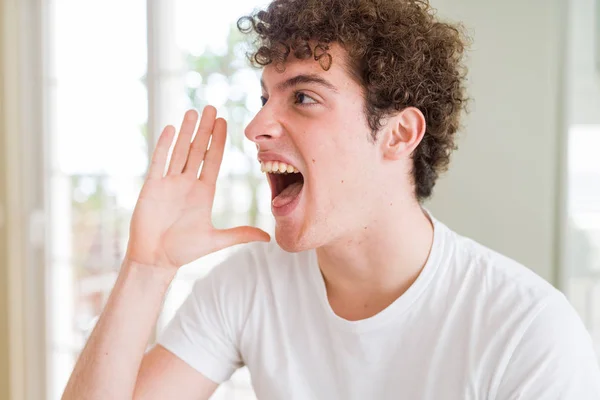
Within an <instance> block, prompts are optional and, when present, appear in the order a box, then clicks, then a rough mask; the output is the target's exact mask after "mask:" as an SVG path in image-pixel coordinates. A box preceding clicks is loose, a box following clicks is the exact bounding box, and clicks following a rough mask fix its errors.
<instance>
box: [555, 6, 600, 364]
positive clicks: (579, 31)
mask: <svg viewBox="0 0 600 400" xmlns="http://www.w3.org/2000/svg"><path fill="white" fill-rule="evenodd" d="M596 3H597V2H596ZM569 7H570V10H569V23H568V28H569V29H568V36H567V38H568V53H567V54H568V59H567V64H566V65H567V68H566V70H567V77H566V78H567V97H566V98H567V99H568V101H567V122H568V125H569V127H568V132H567V135H568V136H567V138H568V155H567V182H568V185H567V187H566V190H567V196H566V198H567V219H566V227H565V228H566V232H565V234H564V238H565V241H564V249H565V252H564V258H563V261H564V276H565V289H566V293H567V294H568V296H569V299H570V300H571V302H572V304H573V305H574V306H575V308H576V309H577V311H578V312H579V314H580V315H581V318H582V319H583V321H584V323H585V324H586V327H587V328H588V330H589V332H590V333H591V335H592V338H593V340H594V344H595V347H596V353H597V354H598V356H599V359H600V162H598V149H599V148H600V112H599V110H600V62H599V61H600V58H599V57H600V52H598V50H599V49H600V48H599V47H598V44H600V37H599V36H598V33H599V32H600V31H598V30H597V29H598V27H599V26H600V8H598V6H597V5H596V4H594V2H593V1H588V0H573V1H570V2H569Z"/></svg>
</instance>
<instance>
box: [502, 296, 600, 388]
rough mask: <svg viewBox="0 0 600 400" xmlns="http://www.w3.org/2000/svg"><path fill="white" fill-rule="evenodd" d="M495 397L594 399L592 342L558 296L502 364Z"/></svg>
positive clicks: (597, 381) (598, 383) (598, 382)
mask: <svg viewBox="0 0 600 400" xmlns="http://www.w3.org/2000/svg"><path fill="white" fill-rule="evenodd" d="M495 398H496V399H497V400H551V399H552V400H600V368H599V366H598V360H597V356H596V354H595V353H594V347H593V344H592V340H591V337H590V335H589V334H588V332H587V331H586V329H585V327H584V325H583V323H582V321H581V319H580V318H579V316H578V315H577V313H576V312H575V310H574V309H573V307H572V306H571V305H570V304H569V302H568V301H567V299H566V298H565V297H564V296H563V295H562V294H560V295H559V294H557V295H553V296H552V300H550V301H549V302H548V303H547V304H546V305H545V306H544V307H543V308H542V309H541V311H540V312H539V313H538V315H537V316H536V317H535V318H534V319H533V321H532V322H531V324H530V325H529V327H528V329H527V330H526V331H525V333H524V334H523V337H522V338H521V340H520V342H519V343H518V345H517V346H516V347H515V350H514V352H513V354H512V356H511V358H510V360H509V362H508V365H507V367H506V370H505V372H504V376H503V378H502V380H501V383H500V386H499V390H498V395H497V396H496V397H495Z"/></svg>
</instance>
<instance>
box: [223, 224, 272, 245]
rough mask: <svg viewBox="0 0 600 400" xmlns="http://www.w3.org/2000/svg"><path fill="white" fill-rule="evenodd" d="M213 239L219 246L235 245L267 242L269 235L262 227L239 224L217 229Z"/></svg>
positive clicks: (269, 239)
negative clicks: (235, 226)
mask: <svg viewBox="0 0 600 400" xmlns="http://www.w3.org/2000/svg"><path fill="white" fill-rule="evenodd" d="M215 240H216V241H217V246H218V247H219V248H226V247H231V246H235V245H236V244H242V243H249V242H269V241H271V236H269V234H268V233H267V232H265V231H263V230H262V229H258V228H255V227H252V226H239V227H237V228H231V229H223V230H218V231H217V232H216V234H215Z"/></svg>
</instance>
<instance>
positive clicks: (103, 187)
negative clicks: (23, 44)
mask: <svg viewBox="0 0 600 400" xmlns="http://www.w3.org/2000/svg"><path fill="white" fill-rule="evenodd" d="M49 9H50V11H51V12H50V13H49V15H48V27H49V42H48V45H49V48H48V51H47V55H48V63H47V70H46V71H45V72H46V73H45V76H46V93H48V103H47V105H46V112H47V115H48V126H47V132H48V144H49V149H50V160H51V163H50V165H51V171H49V173H50V176H51V180H50V185H49V191H50V232H51V234H50V235H49V238H48V240H49V249H50V265H49V266H48V275H47V279H48V280H47V287H48V292H49V295H50V299H49V303H50V306H49V308H48V316H47V321H48V326H49V329H48V335H49V337H48V344H49V346H48V354H47V356H48V369H47V370H48V390H47V394H48V395H47V397H48V399H59V398H60V396H61V393H62V390H63V388H64V385H65V384H66V380H67V379H68V376H69V374H70V373H71V369H72V367H73V364H74V361H75V359H76V357H77V354H78V353H79V351H80V350H81V348H82V346H83V344H84V343H85V340H86V338H87V336H88V335H89V332H90V330H91V328H92V327H93V325H94V323H95V320H96V318H97V317H98V315H99V313H100V311H101V310H102V307H103V306H104V303H105V301H106V298H107V296H108V293H109V292H110V289H111V288H112V286H113V284H114V281H115V278H116V274H117V271H118V268H119V267H120V264H121V261H122V259H123V255H124V251H125V246H126V244H127V235H128V225H129V219H130V216H131V212H132V210H133V207H134V205H135V200H136V199H137V195H138V193H139V190H140V187H141V183H142V176H143V174H144V173H145V170H146V166H147V163H148V156H147V155H148V142H147V108H148V104H147V93H146V86H145V74H146V64H147V61H146V59H147V55H146V54H147V52H146V2H145V0H130V1H127V2H122V1H117V0H108V1H103V2H98V1H90V0H84V1H82V0H53V1H50V2H49Z"/></svg>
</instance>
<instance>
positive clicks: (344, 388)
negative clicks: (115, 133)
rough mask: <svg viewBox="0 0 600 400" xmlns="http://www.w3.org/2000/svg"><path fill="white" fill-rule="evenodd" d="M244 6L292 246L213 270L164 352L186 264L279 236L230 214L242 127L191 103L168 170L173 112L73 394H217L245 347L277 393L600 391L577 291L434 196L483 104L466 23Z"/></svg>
mask: <svg viewBox="0 0 600 400" xmlns="http://www.w3.org/2000/svg"><path fill="white" fill-rule="evenodd" d="M244 24H246V25H245V26H242V30H244V31H246V32H249V31H252V32H256V33H258V44H259V46H258V49H257V51H256V52H255V53H254V54H253V57H252V59H253V61H254V62H255V63H257V64H260V65H262V66H264V71H263V76H262V86H263V104H264V107H263V108H262V110H261V111H260V112H259V113H258V114H257V115H256V117H255V118H254V120H253V121H252V122H251V123H250V125H249V126H248V127H247V130H246V136H247V137H248V139H250V140H251V141H253V142H254V143H255V144H256V146H257V149H258V160H259V161H260V162H261V166H262V169H263V171H265V172H266V174H267V176H268V179H269V182H270V185H271V190H272V192H273V200H272V211H273V215H274V217H275V220H276V232H275V236H276V241H277V244H252V245H248V246H247V247H245V248H244V249H243V250H241V251H239V252H237V253H236V254H235V255H234V256H232V257H231V258H230V259H229V260H227V261H226V262H224V263H223V264H222V265H221V266H219V267H217V268H215V269H214V270H213V271H212V272H211V273H210V274H209V276H207V277H206V278H205V279H202V280H201V281H199V282H198V283H197V284H196V285H195V287H194V290H193V293H192V294H191V295H190V297H189V298H188V300H187V301H186V302H185V304H184V305H183V306H182V308H181V310H180V311H179V312H178V314H177V316H176V317H175V318H174V320H173V321H172V323H171V324H170V326H169V327H168V328H167V329H166V331H165V332H164V334H163V335H162V336H161V338H160V340H159V344H158V345H156V346H155V347H154V348H153V349H151V350H150V351H149V352H148V353H147V354H144V353H145V348H146V344H147V342H148V340H149V337H150V335H151V332H152V329H153V327H154V324H155V322H156V319H157V316H158V314H159V311H160V307H161V303H162V300H163V297H164V294H165V292H166V290H167V287H168V286H169V283H170V282H171V280H172V279H173V276H174V275H175V273H176V271H177V268H178V267H180V266H181V265H183V264H186V263H189V262H191V261H193V260H195V259H197V258H199V257H201V256H203V255H206V254H208V253H211V252H213V251H215V250H218V249H222V248H225V247H227V246H231V245H233V244H237V243H243V242H251V241H268V240H269V236H268V235H267V234H266V233H265V232H263V231H260V230H258V229H256V228H252V227H239V228H234V229H231V230H225V231H222V230H216V229H214V228H213V227H212V225H211V207H212V201H213V196H214V190H215V183H216V179H217V173H218V169H219V165H220V162H221V157H222V155H223V147H224V142H225V131H226V124H225V121H223V120H222V119H216V111H215V109H214V108H212V107H207V108H206V109H205V110H204V112H203V114H202V118H201V120H200V124H199V127H198V129H197V133H196V135H195V136H193V135H194V130H195V127H196V124H197V119H198V116H197V114H196V113H195V112H193V111H190V112H188V113H187V114H186V115H185V118H184V121H183V124H182V126H181V129H180V135H179V138H178V140H177V143H176V144H175V148H174V152H173V156H172V159H171V161H170V164H169V165H168V169H167V172H166V174H163V171H164V169H165V164H166V160H167V152H168V148H169V146H170V144H171V142H172V140H173V137H174V132H175V130H174V128H173V127H167V128H166V129H165V130H164V132H163V133H162V135H161V137H160V139H159V141H158V144H157V148H156V151H155V154H154V156H153V160H152V164H151V166H150V170H149V174H148V179H147V181H146V183H145V185H144V187H143V189H142V192H141V194H140V198H139V201H138V204H137V206H136V209H135V212H134V215H133V218H132V222H131V237H130V242H129V247H128V252H127V256H126V258H125V260H124V263H123V268H122V270H121V273H120V275H119V279H118V281H117V283H116V286H115V288H114V290H113V293H112V294H111V296H110V299H109V301H108V304H107V305H106V308H105V310H104V312H103V314H102V316H101V318H100V320H99V322H98V324H97V326H96V328H95V330H94V332H93V333H92V335H91V337H90V340H89V342H88V344H87V346H86V347H85V349H84V351H83V352H82V354H81V357H80V359H79V361H78V363H77V365H76V367H75V370H74V372H73V376H72V377H71V380H70V382H69V384H68V387H67V389H66V392H65V395H64V398H65V399H130V398H132V397H133V398H142V399H207V398H208V397H209V396H210V395H211V393H213V391H214V390H215V389H216V388H217V386H218V385H219V383H221V382H223V381H225V380H227V379H228V378H229V377H230V375H231V374H232V373H233V372H234V371H235V370H236V369H237V368H239V367H241V366H242V365H246V366H248V368H249V370H250V372H251V375H252V381H253V385H254V388H255V391H256V393H257V395H258V397H259V398H260V399H302V400H305V399H328V400H329V399H344V400H351V399H361V400H362V399H398V398H401V399H411V400H417V399H431V400H439V399H450V400H451V399H457V400H459V399H499V400H508V399H530V400H534V399H535V400H540V399H573V400H592V399H596V400H597V399H600V371H599V369H598V365H597V362H596V360H595V356H594V351H593V348H592V344H591V340H590V337H589V336H588V334H587V332H586V331H585V328H584V327H583V325H582V323H581V321H580V319H579V318H578V317H577V316H576V314H575V312H574V310H573V309H572V308H571V306H570V305H569V303H568V302H567V300H566V299H565V297H564V296H563V295H562V294H561V293H559V292H558V291H557V290H555V289H554V288H553V287H552V286H551V285H549V284H548V283H546V282H544V281H543V280H542V279H541V278H539V277H538V276H536V275H535V274H533V273H532V272H530V271H529V270H528V269H526V268H525V267H523V266H521V265H519V264H518V263H516V262H514V261H512V260H510V259H508V258H505V257H503V256H501V255H499V254H497V253H495V252H493V251H491V250H489V249H487V248H485V247H483V246H481V245H479V244H477V243H475V242H474V241H472V240H469V239H467V238H464V237H461V236H459V235H457V234H456V233H454V232H452V231H451V230H450V229H449V228H447V227H446V226H444V225H443V224H442V223H441V222H439V221H437V220H436V219H435V218H434V217H433V216H431V215H430V214H429V213H427V212H426V211H424V210H423V209H422V207H421V202H422V201H423V200H424V199H426V198H427V197H429V196H430V195H431V191H432V188H433V186H434V184H435V181H436V179H437V177H438V174H439V173H440V172H441V171H442V170H443V169H444V168H445V167H446V165H447V164H448V160H449V155H450V152H451V150H452V149H453V148H454V139H455V133H456V131H457V129H458V121H459V115H460V114H461V112H462V109H463V106H464V103H465V93H464V89H463V80H464V73H463V69H462V65H461V56H462V52H463V39H462V36H461V34H460V30H459V29H458V28H457V27H455V26H452V25H449V24H445V23H441V22H439V21H437V20H436V19H435V18H434V16H433V12H432V10H431V9H430V7H429V5H428V4H427V3H426V2H425V1H416V0H275V1H274V2H273V3H271V5H270V6H269V8H268V9H267V10H266V11H263V12H259V13H258V14H256V15H253V16H251V17H247V18H245V19H243V20H241V25H244ZM211 137H212V142H211V145H210V148H208V149H207V144H208V141H209V138H211ZM192 138H193V140H192ZM190 142H191V143H190ZM201 164H202V168H201V173H200V176H199V178H197V173H198V171H199V169H200V166H201Z"/></svg>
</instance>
